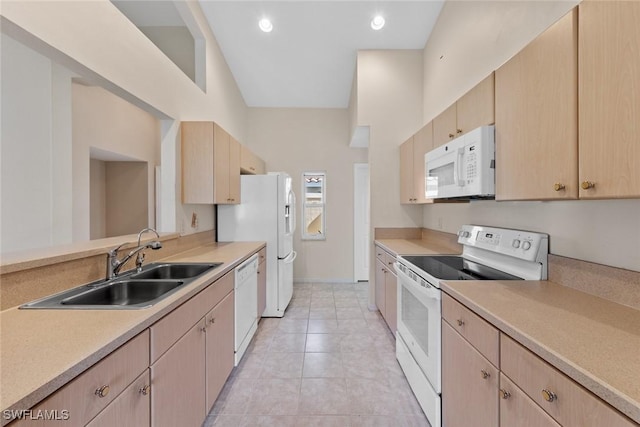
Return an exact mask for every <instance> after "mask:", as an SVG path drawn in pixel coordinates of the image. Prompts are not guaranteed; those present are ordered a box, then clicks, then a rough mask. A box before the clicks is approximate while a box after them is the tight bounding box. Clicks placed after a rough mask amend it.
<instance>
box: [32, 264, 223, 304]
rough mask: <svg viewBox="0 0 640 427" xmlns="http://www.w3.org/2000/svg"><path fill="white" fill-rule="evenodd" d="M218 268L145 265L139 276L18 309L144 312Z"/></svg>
mask: <svg viewBox="0 0 640 427" xmlns="http://www.w3.org/2000/svg"><path fill="white" fill-rule="evenodd" d="M221 265H222V263H221V262H214V263H157V264H149V265H147V266H145V267H144V269H143V271H141V272H140V273H136V272H135V271H133V272H128V273H124V274H122V275H120V276H118V277H116V278H114V279H111V280H98V281H96V282H92V283H89V284H86V285H82V286H78V287H76V288H73V289H69V290H66V291H64V292H61V293H58V294H55V295H51V296H48V297H45V298H41V299H39V300H36V301H31V302H29V303H26V304H23V305H22V306H20V308H22V309H25V308H40V309H76V310H81V309H84V310H130V309H141V308H148V307H151V306H153V305H154V304H156V303H158V302H159V301H162V300H163V299H164V298H167V297H168V296H170V295H171V294H173V293H174V292H177V291H178V290H180V289H182V288H184V287H185V286H186V285H188V284H189V283H191V282H192V281H194V280H196V279H197V278H198V277H199V276H201V275H203V274H204V273H206V272H208V271H210V270H213V269H214V268H217V267H219V266H221Z"/></svg>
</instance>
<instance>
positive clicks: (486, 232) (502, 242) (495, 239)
mask: <svg viewBox="0 0 640 427" xmlns="http://www.w3.org/2000/svg"><path fill="white" fill-rule="evenodd" d="M548 239H549V236H548V235H547V234H543V233H534V232H531V231H523V230H512V229H507V228H495V227H487V226H482V225H463V226H462V228H461V229H460V231H458V243H460V244H462V245H464V246H465V247H473V248H479V249H483V250H485V251H489V252H496V253H501V254H504V255H509V256H511V257H515V258H520V259H523V260H527V261H536V259H538V258H539V257H540V256H544V257H546V255H547V252H548V241H549V240H548Z"/></svg>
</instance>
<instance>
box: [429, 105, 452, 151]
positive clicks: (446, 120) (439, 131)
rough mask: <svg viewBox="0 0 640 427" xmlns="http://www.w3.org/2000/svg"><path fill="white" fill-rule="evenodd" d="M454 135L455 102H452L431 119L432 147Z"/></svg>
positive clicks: (445, 141) (447, 140) (443, 142)
mask: <svg viewBox="0 0 640 427" xmlns="http://www.w3.org/2000/svg"><path fill="white" fill-rule="evenodd" d="M456 136H457V131H456V104H453V105H451V106H450V107H449V108H447V109H446V110H444V111H443V112H442V113H440V114H439V115H438V116H437V117H436V118H435V119H433V148H438V147H440V146H441V145H443V144H446V143H447V142H449V141H451V140H452V139H453V138H455V137H456Z"/></svg>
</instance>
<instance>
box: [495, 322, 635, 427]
mask: <svg viewBox="0 0 640 427" xmlns="http://www.w3.org/2000/svg"><path fill="white" fill-rule="evenodd" d="M500 358H501V368H502V371H503V373H504V374H505V375H506V376H507V377H509V379H511V380H512V381H513V382H514V383H516V384H517V385H518V386H519V387H520V388H521V389H522V390H523V391H524V392H525V393H526V394H527V395H528V396H529V397H531V399H533V400H534V401H535V402H536V403H537V404H538V405H539V406H540V407H541V408H542V409H544V410H545V411H546V412H547V413H548V414H549V415H551V416H552V417H553V418H554V419H555V420H556V421H557V422H558V423H560V424H561V425H563V426H616V427H627V426H628V427H631V426H635V425H636V424H635V423H633V422H631V421H630V420H629V419H627V418H626V417H625V416H623V415H622V414H620V413H619V412H617V411H616V410H615V409H613V408H611V407H610V406H609V405H607V404H606V403H604V402H603V401H602V400H600V399H599V398H598V397H596V396H595V395H593V394H592V393H590V392H589V391H587V390H585V389H584V388H582V387H581V386H580V385H578V384H577V383H576V382H574V381H573V380H571V379H570V378H568V377H567V376H565V375H564V374H563V373H561V372H560V371H558V370H556V369H555V368H554V367H552V366H551V365H549V364H548V363H547V362H545V361H543V360H542V359H540V358H539V357H538V356H536V355H535V354H533V353H532V352H530V351H529V350H527V349H526V348H524V347H523V346H521V345H520V344H518V343H517V342H515V341H514V340H513V339H511V338H509V337H508V336H507V335H505V334H502V336H501V342H500Z"/></svg>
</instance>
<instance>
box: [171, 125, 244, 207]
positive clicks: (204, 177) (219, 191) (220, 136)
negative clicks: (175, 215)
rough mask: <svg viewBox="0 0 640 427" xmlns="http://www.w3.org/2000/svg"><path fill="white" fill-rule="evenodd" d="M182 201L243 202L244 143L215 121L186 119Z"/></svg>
mask: <svg viewBox="0 0 640 427" xmlns="http://www.w3.org/2000/svg"><path fill="white" fill-rule="evenodd" d="M182 203H204V204H238V203H240V143H239V142H238V141H236V140H235V139H234V138H233V137H231V135H229V134H228V133H227V132H226V131H225V130H224V129H222V128H221V127H220V126H218V125H217V124H215V123H213V122H183V123H182Z"/></svg>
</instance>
